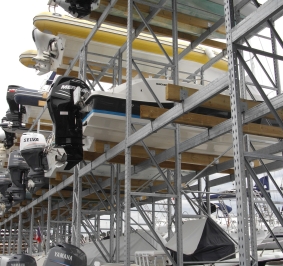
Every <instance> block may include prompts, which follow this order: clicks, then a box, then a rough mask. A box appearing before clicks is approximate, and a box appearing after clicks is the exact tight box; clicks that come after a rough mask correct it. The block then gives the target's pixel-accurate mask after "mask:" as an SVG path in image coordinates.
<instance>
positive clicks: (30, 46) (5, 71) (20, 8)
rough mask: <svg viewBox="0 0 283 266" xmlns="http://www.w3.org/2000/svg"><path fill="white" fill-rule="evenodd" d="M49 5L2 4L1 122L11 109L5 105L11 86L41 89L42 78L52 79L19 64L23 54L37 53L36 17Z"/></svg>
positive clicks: (38, 1)
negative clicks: (34, 21)
mask: <svg viewBox="0 0 283 266" xmlns="http://www.w3.org/2000/svg"><path fill="white" fill-rule="evenodd" d="M47 2H48V1H47V0H28V1H23V0H14V1H10V0H8V1H3V2H2V11H3V12H2V14H1V16H0V24H1V30H2V34H1V36H2V38H1V58H2V60H1V64H0V69H1V72H0V73H1V91H2V92H1V93H2V94H1V95H0V119H1V118H2V117H3V116H5V113H6V111H7V109H8V104H7V102H6V91H7V88H8V85H19V86H23V87H26V88H30V89H39V88H40V86H41V84H42V82H43V79H44V78H47V77H48V76H49V75H44V76H37V75H36V72H35V70H33V69H29V68H27V67H25V66H23V65H22V64H21V63H20V62H19V56H20V54H21V53H22V52H24V51H26V50H36V47H35V44H34V42H33V39H32V30H33V18H34V16H35V15H37V14H39V13H41V12H44V11H48V6H47ZM58 11H59V8H58ZM60 12H62V9H60Z"/></svg>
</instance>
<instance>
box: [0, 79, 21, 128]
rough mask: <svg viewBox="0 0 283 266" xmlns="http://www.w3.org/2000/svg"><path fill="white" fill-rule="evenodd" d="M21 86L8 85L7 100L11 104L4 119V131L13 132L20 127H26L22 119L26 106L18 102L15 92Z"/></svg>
mask: <svg viewBox="0 0 283 266" xmlns="http://www.w3.org/2000/svg"><path fill="white" fill-rule="evenodd" d="M19 88H20V87H19V86H15V85H9V86H8V89H7V96H6V100H7V103H8V105H9V110H8V111H7V112H6V117H4V118H3V119H2V128H3V130H4V131H8V132H11V131H15V130H16V129H19V128H24V124H23V123H22V120H23V114H24V113H25V107H24V106H22V105H20V104H17V103H16V102H15V100H14V96H15V93H16V92H17V90H18V89H19ZM4 124H5V126H4ZM8 129H9V130H8Z"/></svg>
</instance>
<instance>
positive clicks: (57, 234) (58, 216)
mask: <svg viewBox="0 0 283 266" xmlns="http://www.w3.org/2000/svg"><path fill="white" fill-rule="evenodd" d="M57 206H58V209H57V224H56V243H57V244H58V243H59V242H60V232H59V226H60V225H59V222H60V207H59V201H58V202H57Z"/></svg>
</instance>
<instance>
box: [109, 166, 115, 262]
mask: <svg viewBox="0 0 283 266" xmlns="http://www.w3.org/2000/svg"><path fill="white" fill-rule="evenodd" d="M114 181H115V167H114V165H113V164H111V185H110V187H111V188H110V189H111V192H110V193H111V203H112V204H111V206H110V210H111V214H110V243H109V245H110V247H109V253H110V258H109V259H110V260H109V261H110V262H113V258H114V212H115V210H114V204H115V200H114V191H115V182H114Z"/></svg>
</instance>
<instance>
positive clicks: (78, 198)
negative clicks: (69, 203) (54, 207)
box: [72, 164, 82, 247]
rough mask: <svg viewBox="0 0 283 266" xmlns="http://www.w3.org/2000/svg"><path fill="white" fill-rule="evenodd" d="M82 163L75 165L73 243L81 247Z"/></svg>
mask: <svg viewBox="0 0 283 266" xmlns="http://www.w3.org/2000/svg"><path fill="white" fill-rule="evenodd" d="M79 168H80V164H78V165H76V166H75V167H74V183H73V213H72V244H73V245H75V246H77V247H80V241H81V208H82V178H81V177H79V175H78V172H79Z"/></svg>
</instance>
